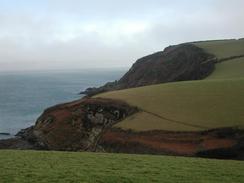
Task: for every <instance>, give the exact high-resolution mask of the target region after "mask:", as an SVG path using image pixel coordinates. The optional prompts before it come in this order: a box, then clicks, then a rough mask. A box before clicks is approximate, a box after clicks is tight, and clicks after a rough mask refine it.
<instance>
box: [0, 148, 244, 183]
mask: <svg viewBox="0 0 244 183" xmlns="http://www.w3.org/2000/svg"><path fill="white" fill-rule="evenodd" d="M0 164H1V166H0V182H1V183H9V182H12V183H24V182H39V183H44V182H45V183H46V182H49V183H52V182H60V183H62V182H63V183H71V182H88V183H92V182H100V183H103V182H104V183H113V182H118V183H119V182H124V183H125V182H133V183H136V182H138V183H142V182H165V183H175V182H185V183H191V182H194V183H195V182H199V183H205V182H208V183H214V182H223V183H229V182H232V183H240V182H244V175H243V171H244V162H241V161H221V160H209V159H199V158H183V157H171V156H148V155H127V154H101V153H68V152H51V151H50V152H45V151H0Z"/></svg>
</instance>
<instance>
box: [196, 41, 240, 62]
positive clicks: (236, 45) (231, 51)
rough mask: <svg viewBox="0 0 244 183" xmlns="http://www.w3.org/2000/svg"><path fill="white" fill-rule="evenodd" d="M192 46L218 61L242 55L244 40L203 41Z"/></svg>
mask: <svg viewBox="0 0 244 183" xmlns="http://www.w3.org/2000/svg"><path fill="white" fill-rule="evenodd" d="M194 44H195V45H196V46H198V47H200V48H203V49H204V50H205V51H207V52H209V53H212V54H214V55H215V56H216V57H217V58H219V59H221V58H227V57H231V56H237V55H243V54H244V39H239V40H235V39H231V40H218V41H203V42H196V43H194Z"/></svg>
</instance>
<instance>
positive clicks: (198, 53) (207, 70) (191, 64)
mask: <svg viewBox="0 0 244 183" xmlns="http://www.w3.org/2000/svg"><path fill="white" fill-rule="evenodd" d="M215 62H216V58H215V57H214V56H213V55H210V54H208V53H206V52H205V51H204V50H203V49H201V48H198V47H197V46H195V45H193V44H181V45H177V46H170V47H168V48H166V49H165V50H164V51H161V52H157V53H154V54H152V55H148V56H146V57H143V58H141V59H139V60H137V61H136V63H134V64H133V66H132V67H131V69H130V70H129V71H128V72H127V73H126V74H125V75H124V76H123V77H122V78H121V79H120V80H119V81H115V82H110V83H107V84H105V85H104V86H102V87H99V88H88V89H87V90H86V91H84V92H82V94H87V95H88V96H92V95H95V94H97V93H102V92H105V91H111V90H118V89H125V88H133V87H138V86H145V85H152V84H159V83H166V82H174V81H186V80H199V79H203V78H205V77H207V76H208V75H209V74H211V73H212V71H213V70H214V65H215Z"/></svg>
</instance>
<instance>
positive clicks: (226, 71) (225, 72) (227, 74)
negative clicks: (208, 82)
mask: <svg viewBox="0 0 244 183" xmlns="http://www.w3.org/2000/svg"><path fill="white" fill-rule="evenodd" d="M215 67H216V68H215V71H214V72H213V73H212V74H211V75H210V76H209V77H207V78H206V79H234V78H244V58H238V59H233V60H230V61H225V62H221V63H218V64H216V65H215Z"/></svg>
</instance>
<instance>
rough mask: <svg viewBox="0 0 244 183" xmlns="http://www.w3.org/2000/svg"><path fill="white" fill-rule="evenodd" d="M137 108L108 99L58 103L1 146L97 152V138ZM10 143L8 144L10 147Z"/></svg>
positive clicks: (1, 142)
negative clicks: (34, 122) (32, 124)
mask: <svg viewBox="0 0 244 183" xmlns="http://www.w3.org/2000/svg"><path fill="white" fill-rule="evenodd" d="M137 110H138V109H137V108H135V107H131V106H129V105H128V104H126V103H124V102H121V101H117V100H109V99H99V98H97V99H90V98H85V99H81V100H78V101H74V102H71V103H67V104H62V105H57V106H54V107H51V108H49V109H47V110H45V111H44V113H43V114H42V115H41V116H40V117H39V118H38V119H37V121H36V124H35V125H34V126H32V127H30V128H27V129H24V130H22V131H20V132H19V133H18V134H17V136H18V138H15V139H12V140H8V141H0V148H8V147H9V148H13V147H18V148H20V149H21V145H23V146H22V147H23V148H22V149H29V147H30V146H31V148H33V149H46V150H65V151H79V150H85V151H96V150H97V148H99V146H97V141H98V140H99V138H100V136H101V134H102V133H103V132H104V130H105V129H107V128H109V127H111V126H112V125H114V124H116V123H117V122H119V121H121V120H123V119H124V118H126V117H127V116H129V115H131V114H133V113H135V112H137ZM8 143H9V146H8Z"/></svg>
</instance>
